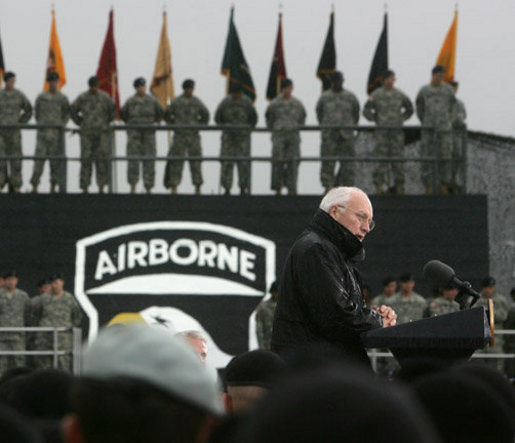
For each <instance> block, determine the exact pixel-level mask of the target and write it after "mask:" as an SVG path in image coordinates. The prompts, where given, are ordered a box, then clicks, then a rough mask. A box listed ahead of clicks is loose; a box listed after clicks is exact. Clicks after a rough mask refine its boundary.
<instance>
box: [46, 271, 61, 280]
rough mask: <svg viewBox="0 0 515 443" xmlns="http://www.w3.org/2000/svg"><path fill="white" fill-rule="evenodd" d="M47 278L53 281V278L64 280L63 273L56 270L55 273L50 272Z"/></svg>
mask: <svg viewBox="0 0 515 443" xmlns="http://www.w3.org/2000/svg"><path fill="white" fill-rule="evenodd" d="M48 280H49V281H50V282H53V281H55V280H64V278H63V274H61V273H60V272H56V273H55V274H52V275H51V276H50V277H48Z"/></svg>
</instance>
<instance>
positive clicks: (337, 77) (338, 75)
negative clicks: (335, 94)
mask: <svg viewBox="0 0 515 443" xmlns="http://www.w3.org/2000/svg"><path fill="white" fill-rule="evenodd" d="M331 81H332V82H341V81H343V73H342V72H340V71H334V72H333V73H332V74H331Z"/></svg>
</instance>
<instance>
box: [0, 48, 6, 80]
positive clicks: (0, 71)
mask: <svg viewBox="0 0 515 443" xmlns="http://www.w3.org/2000/svg"><path fill="white" fill-rule="evenodd" d="M4 74H5V62H4V52H3V51H2V40H1V39H0V87H1V86H2V82H3V81H4Z"/></svg>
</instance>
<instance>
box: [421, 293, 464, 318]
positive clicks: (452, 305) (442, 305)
mask: <svg viewBox="0 0 515 443" xmlns="http://www.w3.org/2000/svg"><path fill="white" fill-rule="evenodd" d="M459 310H460V305H459V303H457V302H455V301H454V300H447V299H446V298H444V297H438V298H435V299H434V300H432V301H431V302H430V303H429V304H428V306H427V316H428V317H434V316H436V315H442V314H449V313H451V312H456V311H459Z"/></svg>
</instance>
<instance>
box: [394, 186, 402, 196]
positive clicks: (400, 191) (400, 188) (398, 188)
mask: <svg viewBox="0 0 515 443" xmlns="http://www.w3.org/2000/svg"><path fill="white" fill-rule="evenodd" d="M395 193H396V194H397V195H403V194H404V185H403V184H402V183H397V184H396V185H395Z"/></svg>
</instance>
